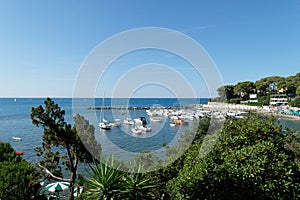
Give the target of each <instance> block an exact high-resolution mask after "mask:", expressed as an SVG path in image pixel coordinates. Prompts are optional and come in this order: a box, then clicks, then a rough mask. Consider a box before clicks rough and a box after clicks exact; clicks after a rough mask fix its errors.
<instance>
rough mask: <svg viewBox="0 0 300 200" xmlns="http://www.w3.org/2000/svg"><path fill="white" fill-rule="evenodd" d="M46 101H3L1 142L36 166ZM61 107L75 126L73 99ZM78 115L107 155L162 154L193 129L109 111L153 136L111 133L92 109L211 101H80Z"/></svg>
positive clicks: (128, 129) (140, 112)
mask: <svg viewBox="0 0 300 200" xmlns="http://www.w3.org/2000/svg"><path fill="white" fill-rule="evenodd" d="M44 100H45V99H41V98H18V99H14V98H0V141H3V142H9V143H10V144H11V145H12V147H13V148H14V149H15V150H16V151H23V152H25V155H24V158H25V159H27V160H29V161H32V162H36V161H37V159H38V158H37V156H36V154H35V152H34V148H35V147H37V146H40V145H41V143H42V134H43V129H42V128H39V127H36V126H34V125H33V124H32V122H31V119H30V113H31V108H32V107H37V106H38V105H42V104H43V101H44ZM53 100H54V101H55V102H56V103H57V104H59V106H60V107H61V108H62V109H64V110H65V111H66V115H65V119H66V121H67V122H69V123H72V124H73V115H75V114H76V113H73V111H74V109H73V107H72V99H71V98H55V99H53ZM76 102H77V103H76V109H75V110H76V112H79V113H80V114H81V115H83V116H84V117H85V118H86V119H88V120H89V121H90V124H92V125H94V127H95V128H96V129H95V130H96V131H95V136H96V139H97V141H98V142H100V143H101V145H102V147H103V148H104V152H106V153H113V152H115V151H116V149H119V150H121V151H118V153H119V156H120V157H122V156H123V155H122V152H133V153H139V152H144V151H158V150H159V149H161V148H162V144H163V143H168V144H170V145H171V144H172V143H174V142H176V141H177V138H178V137H179V136H180V135H181V134H182V133H184V132H185V131H186V130H188V129H191V127H192V126H193V124H192V123H190V124H189V125H188V126H179V127H170V126H169V123H170V119H169V118H163V121H162V122H161V123H158V122H151V121H150V120H149V118H148V117H147V115H146V112H145V110H136V109H133V110H126V111H124V110H105V111H104V116H105V118H106V119H108V120H110V121H114V120H117V119H119V120H121V121H123V119H125V118H126V117H130V118H132V119H134V118H138V117H142V116H143V117H146V119H147V122H148V126H150V127H151V128H152V132H150V133H147V135H144V136H140V135H138V136H137V135H133V134H132V133H131V127H130V126H125V125H124V126H122V127H121V128H117V127H113V128H112V129H111V130H109V131H104V130H100V129H99V128H98V126H97V124H98V121H99V116H100V110H91V109H88V108H89V107H90V106H91V105H94V106H103V105H104V106H113V107H120V108H122V107H128V106H129V107H158V106H163V107H168V106H188V105H192V104H207V102H208V99H179V100H178V99H174V98H163V99H154V98H153V99H150V98H145V99H143V98H132V99H109V98H106V99H105V100H104V101H103V99H79V100H78V101H76ZM281 123H282V125H283V126H287V127H290V128H292V129H294V130H296V131H299V130H300V123H299V121H289V120H281ZM13 136H16V137H20V138H22V141H15V140H13V139H12V137H13Z"/></svg>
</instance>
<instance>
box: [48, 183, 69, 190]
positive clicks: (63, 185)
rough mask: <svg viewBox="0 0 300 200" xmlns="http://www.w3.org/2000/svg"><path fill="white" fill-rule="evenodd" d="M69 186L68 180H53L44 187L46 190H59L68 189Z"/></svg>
mask: <svg viewBox="0 0 300 200" xmlns="http://www.w3.org/2000/svg"><path fill="white" fill-rule="evenodd" d="M69 187H70V183H68V182H55V183H50V184H48V185H47V186H46V187H45V190H46V191H49V192H60V191H64V190H66V189H68V188H69Z"/></svg>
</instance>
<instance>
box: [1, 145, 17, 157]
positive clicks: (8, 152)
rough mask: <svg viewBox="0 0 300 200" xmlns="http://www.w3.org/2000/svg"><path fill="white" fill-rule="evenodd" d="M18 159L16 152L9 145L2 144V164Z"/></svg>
mask: <svg viewBox="0 0 300 200" xmlns="http://www.w3.org/2000/svg"><path fill="white" fill-rule="evenodd" d="M15 158H16V152H15V150H14V149H13V148H12V147H11V145H10V144H9V143H5V142H0V162H4V161H11V160H14V159H15Z"/></svg>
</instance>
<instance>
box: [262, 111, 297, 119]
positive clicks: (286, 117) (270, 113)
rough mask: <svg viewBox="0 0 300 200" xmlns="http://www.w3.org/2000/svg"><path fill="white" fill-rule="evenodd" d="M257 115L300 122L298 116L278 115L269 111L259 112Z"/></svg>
mask: <svg viewBox="0 0 300 200" xmlns="http://www.w3.org/2000/svg"><path fill="white" fill-rule="evenodd" d="M257 113H260V114H264V115H268V116H270V115H272V116H275V117H276V118H279V119H285V120H292V121H300V116H296V115H288V114H282V113H277V112H267V111H257Z"/></svg>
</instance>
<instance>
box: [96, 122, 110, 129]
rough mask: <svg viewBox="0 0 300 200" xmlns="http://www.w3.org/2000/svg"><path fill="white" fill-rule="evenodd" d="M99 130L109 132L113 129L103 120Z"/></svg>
mask: <svg viewBox="0 0 300 200" xmlns="http://www.w3.org/2000/svg"><path fill="white" fill-rule="evenodd" d="M99 128H101V129H104V130H109V129H111V125H110V124H109V123H108V121H107V120H105V119H102V122H100V123H99Z"/></svg>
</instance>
